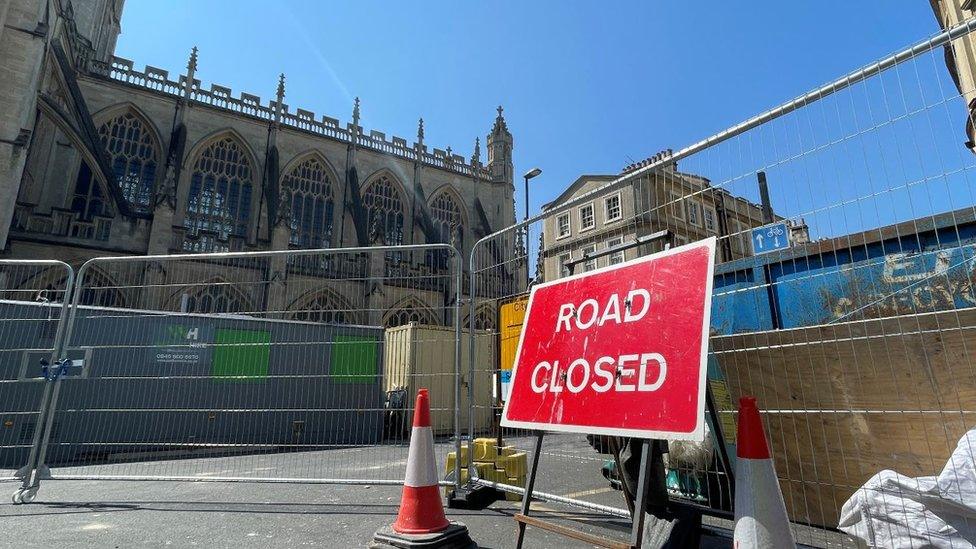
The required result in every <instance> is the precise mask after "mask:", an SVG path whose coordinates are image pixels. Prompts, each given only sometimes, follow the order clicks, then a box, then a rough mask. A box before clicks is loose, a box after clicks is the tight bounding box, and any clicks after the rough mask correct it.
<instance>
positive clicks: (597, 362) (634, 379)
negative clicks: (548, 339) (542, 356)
mask: <svg viewBox="0 0 976 549" xmlns="http://www.w3.org/2000/svg"><path fill="white" fill-rule="evenodd" d="M650 308H651V294H650V292H648V291H647V290H646V289H644V288H636V289H634V290H631V291H629V292H627V293H626V294H617V293H614V294H610V296H609V297H608V298H607V299H606V301H605V302H604V303H600V302H598V301H597V300H595V299H586V300H583V301H582V302H581V303H579V304H578V305H577V304H574V303H564V304H562V305H561V306H560V307H559V314H558V316H557V319H556V326H555V332H556V333H557V334H558V333H560V332H578V333H577V334H574V335H576V336H578V337H579V336H582V337H585V336H586V332H587V331H588V330H592V329H595V328H600V327H603V326H605V325H607V324H617V325H621V324H629V323H633V322H638V321H640V320H641V319H643V318H644V316H646V315H647V313H648V311H649V310H650ZM584 349H585V346H584ZM667 375H668V363H667V360H666V359H665V358H664V356H662V355H661V354H660V353H646V352H645V353H626V352H624V353H621V354H619V355H616V356H609V355H604V356H597V357H587V356H581V357H552V358H550V359H547V360H542V361H539V362H538V363H537V364H536V365H535V367H534V368H533V369H532V373H531V377H530V383H531V387H532V391H533V392H535V393H544V392H550V393H561V392H563V391H564V390H565V391H568V392H570V393H574V394H576V393H580V392H582V391H584V390H585V389H586V388H587V387H589V388H590V389H591V390H593V391H595V392H597V393H606V392H608V391H617V392H631V391H637V392H652V391H656V390H658V389H660V388H661V386H662V385H664V381H665V379H666V378H667Z"/></svg>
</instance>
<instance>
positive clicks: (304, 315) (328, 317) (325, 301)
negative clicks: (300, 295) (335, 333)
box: [292, 292, 357, 324]
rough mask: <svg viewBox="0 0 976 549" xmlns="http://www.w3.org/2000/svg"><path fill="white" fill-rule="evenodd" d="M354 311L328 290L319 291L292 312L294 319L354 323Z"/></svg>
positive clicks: (326, 322)
mask: <svg viewBox="0 0 976 549" xmlns="http://www.w3.org/2000/svg"><path fill="white" fill-rule="evenodd" d="M356 317H357V315H356V312H355V311H353V310H352V309H351V307H349V306H348V305H343V304H342V303H341V302H340V301H339V299H337V298H336V297H335V296H334V295H332V294H330V293H328V292H321V293H319V294H318V295H316V296H315V297H313V298H312V299H310V300H308V301H306V302H305V304H304V305H302V307H301V309H300V310H298V311H295V312H294V313H293V314H292V319H294V320H304V321H306V322H322V323H325V324H356V323H357V318H356Z"/></svg>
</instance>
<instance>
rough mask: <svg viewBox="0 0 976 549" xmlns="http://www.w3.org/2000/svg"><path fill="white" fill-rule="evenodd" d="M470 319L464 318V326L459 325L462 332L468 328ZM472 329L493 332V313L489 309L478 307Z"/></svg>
mask: <svg viewBox="0 0 976 549" xmlns="http://www.w3.org/2000/svg"><path fill="white" fill-rule="evenodd" d="M470 322H471V317H470V316H468V317H465V319H464V324H462V325H461V329H462V330H467V329H468V328H469V327H470V324H469V323H470ZM474 329H475V330H476V331H480V330H495V311H494V310H493V309H491V308H490V307H480V308H478V310H477V312H475V315H474Z"/></svg>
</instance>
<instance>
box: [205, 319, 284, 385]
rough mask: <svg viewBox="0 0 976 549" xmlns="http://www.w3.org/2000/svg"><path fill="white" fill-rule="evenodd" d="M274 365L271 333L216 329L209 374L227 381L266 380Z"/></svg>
mask: <svg viewBox="0 0 976 549" xmlns="http://www.w3.org/2000/svg"><path fill="white" fill-rule="evenodd" d="M270 362H271V332H267V331H263V330H262V331H251V330H224V329H219V328H218V329H217V331H216V332H215V334H214V352H213V362H212V366H211V368H210V374H211V375H212V376H213V377H215V378H229V379H228V381H263V380H264V379H265V378H267V377H268V364H269V363H270Z"/></svg>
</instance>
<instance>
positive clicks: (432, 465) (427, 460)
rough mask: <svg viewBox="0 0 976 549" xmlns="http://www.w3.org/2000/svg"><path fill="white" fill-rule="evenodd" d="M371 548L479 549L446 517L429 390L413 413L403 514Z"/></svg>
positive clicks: (419, 395)
mask: <svg viewBox="0 0 976 549" xmlns="http://www.w3.org/2000/svg"><path fill="white" fill-rule="evenodd" d="M370 547H371V548H375V549H379V548H387V547H398V548H412V547H425V548H449V549H468V548H474V547H477V545H475V543H474V542H473V541H471V537H470V536H469V535H468V528H467V527H466V526H465V525H464V524H462V523H460V522H452V521H448V520H447V517H445V516H444V505H443V503H441V495H440V490H439V489H438V485H437V462H436V461H435V459H434V431H433V430H432V429H431V427H430V397H429V396H428V394H427V389H420V390H419V391H417V402H416V405H415V407H414V411H413V431H412V432H411V433H410V451H409V452H408V454H407V477H406V479H404V482H403V495H402V497H401V498H400V512H399V513H397V518H396V521H395V522H394V523H393V524H392V525H391V526H387V527H384V528H381V529H380V530H378V531H377V532H376V534H375V535H374V536H373V543H372V544H370Z"/></svg>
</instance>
